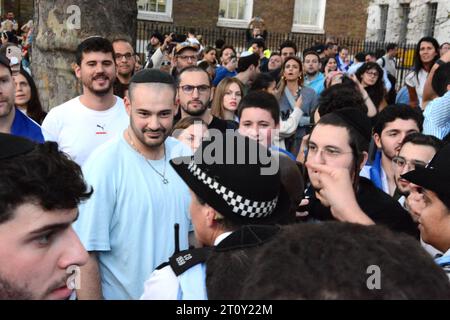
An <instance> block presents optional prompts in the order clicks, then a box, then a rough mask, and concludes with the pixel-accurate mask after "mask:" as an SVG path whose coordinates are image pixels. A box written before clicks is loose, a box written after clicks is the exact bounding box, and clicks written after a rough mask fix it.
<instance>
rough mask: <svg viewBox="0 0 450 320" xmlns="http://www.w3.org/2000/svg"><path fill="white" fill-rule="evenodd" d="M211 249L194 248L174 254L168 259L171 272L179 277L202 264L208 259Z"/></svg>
mask: <svg viewBox="0 0 450 320" xmlns="http://www.w3.org/2000/svg"><path fill="white" fill-rule="evenodd" d="M210 252H211V248H195V249H190V250H184V251H181V252H178V253H176V254H174V255H173V256H172V257H170V259H169V264H170V266H171V268H172V270H173V272H174V273H175V274H176V275H177V276H179V275H180V274H182V273H184V272H185V271H186V270H188V269H190V268H192V267H193V266H195V265H197V264H199V263H203V262H205V261H206V260H207V259H208V256H209V254H210Z"/></svg>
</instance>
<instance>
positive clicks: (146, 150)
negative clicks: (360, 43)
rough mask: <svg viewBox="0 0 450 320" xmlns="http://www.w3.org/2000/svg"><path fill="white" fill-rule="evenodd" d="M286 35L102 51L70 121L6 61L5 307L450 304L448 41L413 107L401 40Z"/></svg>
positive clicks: (83, 72)
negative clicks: (379, 42)
mask: <svg viewBox="0 0 450 320" xmlns="http://www.w3.org/2000/svg"><path fill="white" fill-rule="evenodd" d="M7 21H10V22H11V23H12V24H11V23H9V22H7ZM7 21H5V22H4V23H2V29H4V28H12V30H17V27H15V24H14V17H13V16H9V14H8V20H7ZM11 25H12V27H11ZM14 28H15V29H14ZM7 32H11V31H7ZM267 37H268V34H267V31H266V30H265V29H264V26H263V24H261V20H260V19H254V20H252V24H251V29H249V31H248V36H247V44H246V45H247V50H245V51H244V52H237V51H236V49H235V48H234V47H233V46H230V45H227V44H226V43H224V42H223V41H217V43H216V44H215V46H212V45H206V44H203V43H202V42H201V39H198V38H197V37H196V35H195V30H189V33H188V34H187V35H185V36H180V35H176V34H168V35H164V36H163V35H162V34H160V33H159V32H154V33H153V34H152V36H151V38H150V39H149V45H148V47H147V49H148V53H147V57H146V59H145V61H141V60H140V56H139V55H137V54H136V52H135V50H134V46H133V43H132V42H131V40H129V39H127V38H115V39H111V40H108V39H106V38H103V37H100V36H93V37H89V38H87V39H84V40H82V41H80V44H79V45H78V47H77V51H76V61H75V63H76V64H75V66H74V72H75V75H76V77H77V79H78V80H79V82H80V83H81V85H82V89H83V90H82V94H81V95H79V96H76V97H74V98H73V99H71V100H69V101H67V102H65V103H63V104H61V105H59V106H50V107H51V108H47V107H48V106H45V108H44V107H43V106H42V105H41V103H40V102H39V96H38V92H37V89H36V85H35V83H34V80H33V77H32V75H31V73H30V70H29V69H27V68H26V65H24V64H23V63H21V61H16V60H18V59H14V55H11V53H10V52H9V51H8V52H6V53H3V54H2V52H1V50H3V47H2V49H1V50H0V299H75V298H77V299H173V300H177V299H178V300H198V299H200V300H205V299H212V300H215V299H221V300H223V299H449V298H450V282H449V277H450V165H449V164H450V144H449V143H448V142H449V140H450V136H449V134H450V51H449V50H448V46H446V44H442V45H439V43H438V42H437V41H436V40H435V39H434V38H430V37H425V38H423V39H421V40H420V41H419V42H418V44H417V48H416V56H415V67H414V69H413V70H412V72H411V73H410V74H409V75H408V76H407V79H406V87H405V89H401V90H406V92H405V93H404V94H401V93H400V91H401V90H397V89H398V88H397V79H396V75H397V72H396V62H395V59H396V55H397V45H395V44H388V45H387V47H386V53H385V54H384V55H382V56H380V57H377V55H375V54H374V53H371V52H360V53H358V54H356V55H355V56H354V60H351V59H350V55H349V50H348V48H345V47H344V46H340V45H339V44H335V43H326V44H324V45H319V46H315V47H312V48H298V47H297V45H296V43H294V42H293V41H291V40H286V41H283V42H282V43H280V45H279V48H278V51H272V50H271V49H273V48H267V47H266V44H265V40H266V39H267ZM218 44H219V45H218ZM4 46H5V47H6V48H8V47H10V48H18V49H20V48H19V47H18V46H17V44H14V43H9V42H8V43H6V44H4ZM22 48H23V47H22ZM446 48H447V49H446ZM299 49H301V52H300V51H299ZM446 50H447V51H446ZM10 51H11V50H10ZM12 51H14V50H12ZM17 64H18V65H19V68H18V69H17ZM36 80H37V79H36ZM405 97H406V98H405ZM47 109H49V110H47ZM47 111H48V113H47ZM447 232H448V233H447ZM373 266H376V267H378V268H380V270H381V272H382V280H381V281H382V283H381V287H379V288H378V287H377V288H373V287H371V286H368V285H367V283H368V282H367V279H368V277H369V275H368V274H367V272H366V270H368V268H369V267H373ZM68 269H70V270H71V271H70V272H67V270H68Z"/></svg>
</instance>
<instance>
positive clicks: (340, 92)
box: [318, 82, 368, 117]
mask: <svg viewBox="0 0 450 320" xmlns="http://www.w3.org/2000/svg"><path fill="white" fill-rule="evenodd" d="M343 108H356V109H359V110H361V111H362V112H363V113H364V114H367V111H368V110H367V106H366V104H365V103H364V99H363V97H362V95H361V93H360V92H359V91H358V89H357V88H356V87H355V85H354V83H353V82H352V83H339V84H336V85H334V86H331V87H330V88H328V89H325V90H324V91H323V92H322V93H321V94H320V97H319V106H318V110H319V114H320V116H321V117H323V116H324V115H326V114H328V113H331V112H333V111H335V110H339V109H343Z"/></svg>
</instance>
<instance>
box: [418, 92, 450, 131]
mask: <svg viewBox="0 0 450 320" xmlns="http://www.w3.org/2000/svg"><path fill="white" fill-rule="evenodd" d="M423 115H424V117H425V121H424V123H423V133H424V134H429V135H433V136H435V137H437V138H439V139H443V138H444V137H445V136H446V135H448V134H449V133H450V91H447V93H446V94H444V95H443V96H442V97H440V98H436V99H434V100H433V101H431V102H430V103H428V105H427V107H426V108H425V111H424V113H423Z"/></svg>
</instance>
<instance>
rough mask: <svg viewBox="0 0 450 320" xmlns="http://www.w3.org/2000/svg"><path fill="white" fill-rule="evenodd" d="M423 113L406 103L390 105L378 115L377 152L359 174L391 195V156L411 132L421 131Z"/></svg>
mask: <svg viewBox="0 0 450 320" xmlns="http://www.w3.org/2000/svg"><path fill="white" fill-rule="evenodd" d="M422 126H423V116H422V114H421V113H420V112H419V111H418V110H416V109H413V108H411V107H410V106H408V105H399V104H397V105H391V106H388V107H387V108H385V109H383V111H381V112H380V113H379V114H378V119H377V121H376V123H375V126H374V128H373V139H374V140H375V144H376V146H377V148H378V149H379V151H378V152H377V153H376V155H375V160H374V161H373V163H372V165H371V166H365V167H364V169H363V170H362V171H361V176H362V177H365V178H368V179H370V180H371V181H372V182H373V184H374V185H375V186H377V187H378V188H379V189H381V190H383V191H384V192H386V193H387V194H389V195H391V196H393V195H394V192H395V178H394V168H393V166H392V159H393V158H394V157H395V156H396V155H397V154H398V152H399V151H400V147H401V145H402V142H403V139H405V137H406V136H407V135H409V134H411V133H414V132H422Z"/></svg>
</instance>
